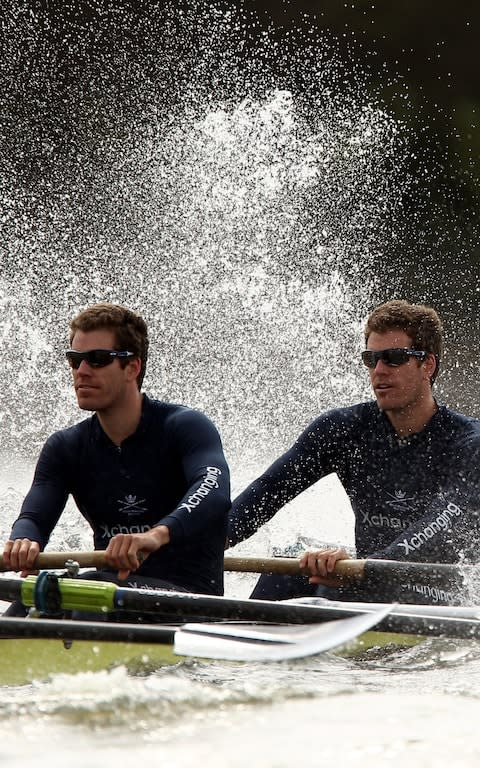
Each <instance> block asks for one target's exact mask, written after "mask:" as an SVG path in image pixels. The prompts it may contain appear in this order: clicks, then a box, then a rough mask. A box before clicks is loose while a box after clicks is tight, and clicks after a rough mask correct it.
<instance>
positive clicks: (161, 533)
mask: <svg viewBox="0 0 480 768" xmlns="http://www.w3.org/2000/svg"><path fill="white" fill-rule="evenodd" d="M169 541H170V531H169V530H168V528H167V526H166V525H158V526H156V527H155V528H151V529H150V530H149V531H147V532H146V533H117V535H116V536H114V537H113V538H112V539H110V543H109V545H108V547H107V549H106V550H105V557H106V560H107V563H108V565H109V566H110V567H111V568H114V569H115V570H118V578H119V580H120V581H124V580H125V579H127V578H128V575H129V573H130V572H131V571H136V570H137V568H140V566H141V564H142V563H143V561H144V560H145V558H147V557H148V555H149V554H150V553H151V552H156V551H157V549H160V547H163V545H164V544H168V542H169Z"/></svg>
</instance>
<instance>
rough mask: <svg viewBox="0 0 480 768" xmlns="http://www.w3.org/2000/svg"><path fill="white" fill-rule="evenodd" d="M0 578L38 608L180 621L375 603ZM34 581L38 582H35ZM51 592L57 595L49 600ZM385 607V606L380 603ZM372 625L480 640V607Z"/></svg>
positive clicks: (346, 613)
mask: <svg viewBox="0 0 480 768" xmlns="http://www.w3.org/2000/svg"><path fill="white" fill-rule="evenodd" d="M42 575H43V576H45V577H47V576H48V574H47V573H46V572H44V574H41V576H40V577H39V578H38V579H37V578H36V577H34V576H29V577H27V578H26V579H23V580H22V579H0V599H4V600H21V602H22V603H23V604H24V605H27V606H36V607H37V608H39V609H40V610H43V609H44V606H45V605H46V604H49V603H50V602H53V603H54V604H56V605H57V606H58V607H60V608H61V609H64V610H77V611H94V612H95V611H97V612H101V613H103V612H107V613H108V612H110V611H135V612H140V613H145V614H149V613H150V614H154V615H155V614H157V615H161V616H169V617H175V618H176V619H178V620H179V621H182V622H183V621H185V618H186V617H188V620H191V619H194V618H198V619H202V620H205V619H208V620H212V619H213V620H217V619H227V620H231V621H254V622H270V623H279V624H315V623H319V622H322V621H331V620H337V619H345V618H350V617H352V616H357V615H362V614H368V613H372V611H375V610H378V609H379V606H378V605H372V604H370V603H354V604H351V605H350V604H348V603H345V604H344V603H340V602H339V603H334V604H330V603H329V601H319V602H318V603H316V604H312V602H311V601H308V600H303V601H301V600H296V601H295V600H291V601H285V602H270V601H267V600H237V599H232V598H228V597H217V596H212V595H199V594H190V593H188V592H184V593H179V592H168V591H161V590H149V589H143V588H142V589H133V588H126V587H118V586H117V585H115V584H112V583H110V582H95V581H87V580H81V579H69V578H59V579H55V580H48V579H47V578H42ZM37 582H38V584H37ZM52 597H53V598H55V599H53V601H52ZM382 607H383V606H382ZM376 628H377V629H378V630H379V631H385V632H401V633H409V634H418V635H446V636H449V637H463V638H476V639H480V608H479V607H475V608H459V607H453V608H448V607H443V606H442V607H440V606H411V605H404V606H398V607H397V608H395V609H393V610H392V611H390V613H388V615H386V616H385V618H384V619H382V620H381V621H380V622H379V623H378V625H377V626H376Z"/></svg>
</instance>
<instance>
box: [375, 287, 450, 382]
mask: <svg viewBox="0 0 480 768" xmlns="http://www.w3.org/2000/svg"><path fill="white" fill-rule="evenodd" d="M395 328H397V329H399V330H402V331H404V332H405V333H406V334H407V336H409V337H410V339H411V340H412V347H413V349H419V350H424V351H425V352H431V353H432V354H433V355H435V358H436V360H437V367H436V369H435V373H434V375H433V376H432V384H433V382H434V380H435V378H436V376H437V373H438V368H439V365H440V360H441V359H442V355H443V324H442V321H441V320H440V318H439V316H438V315H437V313H436V312H435V310H434V309H432V307H427V306H425V305H424V304H410V303H409V302H408V301H404V300H403V299H393V300H392V301H387V302H385V303H384V304H380V305H379V306H378V307H375V309H374V310H373V312H372V313H371V314H370V316H369V317H368V320H367V324H366V326H365V343H367V342H368V337H369V336H370V334H371V333H372V332H375V333H385V332H386V331H389V330H392V329H395Z"/></svg>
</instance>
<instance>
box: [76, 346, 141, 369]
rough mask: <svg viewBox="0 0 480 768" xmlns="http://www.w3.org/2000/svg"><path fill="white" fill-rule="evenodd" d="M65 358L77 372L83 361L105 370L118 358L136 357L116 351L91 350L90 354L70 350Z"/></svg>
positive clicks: (133, 354)
mask: <svg viewBox="0 0 480 768" xmlns="http://www.w3.org/2000/svg"><path fill="white" fill-rule="evenodd" d="M65 357H66V358H67V360H68V363H69V365H70V367H71V368H74V369H75V370H77V368H79V367H80V363H81V362H82V360H85V362H86V363H88V364H89V365H90V366H91V367H92V368H104V367H105V366H106V365H110V363H113V361H114V360H115V358H116V357H120V358H126V357H135V353H134V352H117V350H116V349H89V350H88V352H75V350H74V349H69V350H67V352H65Z"/></svg>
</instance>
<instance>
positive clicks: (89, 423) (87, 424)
mask: <svg viewBox="0 0 480 768" xmlns="http://www.w3.org/2000/svg"><path fill="white" fill-rule="evenodd" d="M94 418H95V417H93V416H90V417H89V418H88V419H83V421H79V422H78V423H77V424H73V425H72V426H71V427H65V428H64V429H59V430H57V431H56V432H53V433H52V434H51V435H50V437H49V438H48V440H47V444H51V445H57V444H60V443H61V444H62V445H69V444H74V443H78V442H79V441H81V440H85V439H88V436H89V435H90V434H91V430H92V427H93V424H94Z"/></svg>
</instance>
